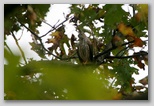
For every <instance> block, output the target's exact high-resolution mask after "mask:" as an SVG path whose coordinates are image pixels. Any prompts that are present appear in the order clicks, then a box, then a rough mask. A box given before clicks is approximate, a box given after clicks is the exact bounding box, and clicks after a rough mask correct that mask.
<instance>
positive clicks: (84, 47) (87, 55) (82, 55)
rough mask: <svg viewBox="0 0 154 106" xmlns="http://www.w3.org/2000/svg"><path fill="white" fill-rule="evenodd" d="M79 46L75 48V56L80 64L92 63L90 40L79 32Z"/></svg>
mask: <svg viewBox="0 0 154 106" xmlns="http://www.w3.org/2000/svg"><path fill="white" fill-rule="evenodd" d="M78 36H79V44H78V48H77V55H78V57H79V60H80V62H81V63H82V64H88V63H89V62H92V61H93V47H92V42H91V41H90V39H89V38H88V37H87V36H86V35H85V34H84V33H83V32H82V31H81V30H79V35H78Z"/></svg>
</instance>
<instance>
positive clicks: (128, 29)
mask: <svg viewBox="0 0 154 106" xmlns="http://www.w3.org/2000/svg"><path fill="white" fill-rule="evenodd" d="M118 30H119V31H120V32H121V33H122V34H123V35H124V36H127V35H128V36H134V32H133V30H132V28H131V27H128V26H126V25H125V24H124V23H120V24H119V25H118Z"/></svg>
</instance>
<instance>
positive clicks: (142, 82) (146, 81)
mask: <svg viewBox="0 0 154 106" xmlns="http://www.w3.org/2000/svg"><path fill="white" fill-rule="evenodd" d="M139 82H140V83H141V84H143V85H147V84H148V76H146V77H144V78H143V79H141V80H140V81H139Z"/></svg>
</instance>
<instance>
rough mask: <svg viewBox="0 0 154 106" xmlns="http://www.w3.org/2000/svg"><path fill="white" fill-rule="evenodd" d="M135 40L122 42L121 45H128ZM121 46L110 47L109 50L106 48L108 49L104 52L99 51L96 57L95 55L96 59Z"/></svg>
mask: <svg viewBox="0 0 154 106" xmlns="http://www.w3.org/2000/svg"><path fill="white" fill-rule="evenodd" d="M133 42H134V41H130V42H127V43H124V44H122V45H121V46H125V45H127V44H131V43H133ZM118 47H119V46H112V48H110V49H108V50H106V51H104V52H102V53H99V54H98V55H96V56H95V57H94V59H95V60H96V59H97V58H98V57H100V56H102V55H104V54H106V53H108V52H110V51H112V50H114V49H116V48H118Z"/></svg>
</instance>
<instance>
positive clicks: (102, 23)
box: [4, 4, 148, 100]
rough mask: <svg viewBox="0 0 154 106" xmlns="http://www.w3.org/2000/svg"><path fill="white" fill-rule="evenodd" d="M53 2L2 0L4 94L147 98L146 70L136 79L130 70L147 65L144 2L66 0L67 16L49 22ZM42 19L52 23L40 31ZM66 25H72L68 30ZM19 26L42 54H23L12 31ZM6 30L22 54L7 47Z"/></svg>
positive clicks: (26, 97)
mask: <svg viewBox="0 0 154 106" xmlns="http://www.w3.org/2000/svg"><path fill="white" fill-rule="evenodd" d="M53 5H54V4H51V5H49V4H5V5H4V59H5V61H6V62H7V63H6V64H4V93H5V95H4V99H5V100H119V99H122V100H125V99H144V100H147V99H148V76H145V78H143V79H141V80H140V81H139V83H140V85H136V83H135V79H134V78H133V74H137V75H138V74H139V70H143V71H148V70H145V67H146V66H148V50H147V49H145V48H148V5H147V4H128V5H125V4H70V7H69V9H70V13H69V14H64V17H65V20H63V21H61V22H59V21H58V22H55V23H56V24H55V25H51V24H50V23H48V22H47V21H45V17H46V15H47V13H48V12H49V8H50V7H52V6H53ZM123 6H127V7H129V8H130V9H131V10H132V11H131V10H130V11H126V10H125V9H123V8H122V7H123ZM55 16H56V15H55ZM57 18H58V17H57ZM42 23H45V24H47V25H49V26H50V27H51V30H49V31H47V32H46V33H45V34H44V35H40V34H39V33H40V30H38V27H41V26H42ZM67 25H72V27H73V28H74V29H75V31H74V32H72V35H71V36H69V35H68V34H67V33H66V31H67V28H66V27H67ZM22 28H24V29H26V30H27V32H30V33H31V38H27V39H32V42H30V43H29V44H30V46H31V50H32V51H34V52H36V53H37V54H38V56H40V58H41V60H39V61H38V60H35V59H34V58H31V59H27V57H26V55H25V54H24V48H21V46H20V44H19V41H20V39H22V37H21V38H20V39H18V37H17V35H16V32H18V31H20V30H22ZM8 36H12V38H13V39H14V41H15V43H16V45H17V47H18V49H19V51H20V54H21V55H19V54H16V53H14V52H12V51H11V47H9V46H8V44H7V42H6V41H7V40H8ZM23 36H26V33H24V34H23ZM46 45H50V46H48V47H47V46H46ZM136 50H137V51H136ZM49 57H51V58H49ZM21 59H22V60H23V61H24V62H21Z"/></svg>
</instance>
